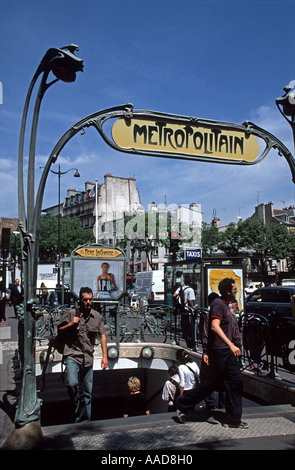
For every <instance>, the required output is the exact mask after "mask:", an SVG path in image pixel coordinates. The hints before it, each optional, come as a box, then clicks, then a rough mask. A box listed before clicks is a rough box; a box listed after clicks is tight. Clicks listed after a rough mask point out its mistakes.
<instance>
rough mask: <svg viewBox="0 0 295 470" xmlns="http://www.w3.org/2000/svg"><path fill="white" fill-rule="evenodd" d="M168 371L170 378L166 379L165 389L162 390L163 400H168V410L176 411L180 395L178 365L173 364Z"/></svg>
mask: <svg viewBox="0 0 295 470" xmlns="http://www.w3.org/2000/svg"><path fill="white" fill-rule="evenodd" d="M168 373H169V375H170V378H169V379H168V380H166V382H165V384H164V387H163V391H162V400H164V401H166V402H168V410H167V411H176V407H175V400H176V398H177V397H178V396H179V388H180V387H179V382H180V379H179V375H178V367H177V366H176V365H172V366H170V367H169V369H168Z"/></svg>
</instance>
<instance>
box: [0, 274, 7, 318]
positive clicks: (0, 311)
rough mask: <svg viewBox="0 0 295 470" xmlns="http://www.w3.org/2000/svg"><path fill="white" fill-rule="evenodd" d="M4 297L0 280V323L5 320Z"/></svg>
mask: <svg viewBox="0 0 295 470" xmlns="http://www.w3.org/2000/svg"><path fill="white" fill-rule="evenodd" d="M5 298H6V291H5V285H4V282H3V281H1V282H0V323H3V322H4V321H6V316H5Z"/></svg>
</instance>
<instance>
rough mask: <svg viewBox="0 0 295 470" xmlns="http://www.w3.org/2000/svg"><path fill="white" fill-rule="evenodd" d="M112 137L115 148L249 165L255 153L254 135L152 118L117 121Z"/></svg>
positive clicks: (214, 126) (215, 125) (256, 149)
mask: <svg viewBox="0 0 295 470" xmlns="http://www.w3.org/2000/svg"><path fill="white" fill-rule="evenodd" d="M112 137H113V140H114V142H115V143H116V144H117V145H118V147H121V148H124V149H136V150H142V151H147V152H148V151H153V152H163V153H170V154H171V153H175V154H178V155H183V156H184V157H185V156H186V155H187V156H196V157H198V156H199V157H206V159H207V158H208V160H209V159H210V157H214V158H220V159H230V160H235V161H236V160H237V161H239V160H240V161H248V162H253V161H254V160H255V159H256V158H257V156H258V154H259V143H258V140H257V139H256V137H255V136H253V135H249V134H247V133H246V132H244V131H243V130H239V129H227V128H223V127H218V125H217V124H214V123H212V125H208V127H205V126H199V125H198V124H197V123H196V124H190V123H188V122H183V123H179V122H177V123H174V122H166V121H164V120H161V119H154V118H151V119H149V118H146V117H145V118H134V119H133V118H132V119H124V118H120V119H117V120H116V121H115V122H114V124H113V127H112Z"/></svg>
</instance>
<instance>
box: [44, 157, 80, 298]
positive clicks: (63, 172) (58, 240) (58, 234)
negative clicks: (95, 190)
mask: <svg viewBox="0 0 295 470" xmlns="http://www.w3.org/2000/svg"><path fill="white" fill-rule="evenodd" d="M71 170H76V172H75V174H74V178H79V177H80V174H79V171H78V170H77V168H70V169H69V170H67V171H60V165H58V171H54V170H50V171H51V173H54V174H55V175H58V219H57V263H58V265H57V288H58V289H59V288H60V219H61V212H60V177H61V175H65V174H66V173H68V172H69V171H71Z"/></svg>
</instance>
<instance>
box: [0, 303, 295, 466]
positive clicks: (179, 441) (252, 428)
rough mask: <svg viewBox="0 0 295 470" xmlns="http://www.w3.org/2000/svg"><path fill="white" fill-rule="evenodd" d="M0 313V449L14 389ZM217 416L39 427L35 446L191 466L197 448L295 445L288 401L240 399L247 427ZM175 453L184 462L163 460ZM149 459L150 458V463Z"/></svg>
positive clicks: (12, 329) (11, 354)
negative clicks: (233, 426) (228, 423)
mask: <svg viewBox="0 0 295 470" xmlns="http://www.w3.org/2000/svg"><path fill="white" fill-rule="evenodd" d="M6 317H7V320H6V322H4V323H2V324H0V340H1V341H0V404H1V406H0V448H1V447H2V446H3V444H4V442H5V440H6V439H7V437H8V435H9V433H10V431H11V429H12V428H13V419H14V414H15V407H16V403H17V393H18V390H19V388H20V379H19V377H18V375H17V374H18V369H17V358H16V350H17V322H18V321H17V319H16V318H15V317H14V311H13V308H12V307H9V306H7V309H6ZM223 416H224V415H223V411H222V410H213V411H211V412H208V411H207V410H205V409H204V408H201V407H199V408H198V409H197V410H196V412H194V413H192V414H191V415H190V417H189V419H188V420H187V422H186V423H185V424H180V423H179V422H178V421H177V419H176V414H175V413H158V414H151V415H150V416H138V417H129V418H114V419H103V420H97V421H92V422H90V423H79V424H71V423H68V424H63V425H52V426H44V427H42V433H43V443H42V446H41V448H40V450H43V451H46V450H80V451H88V450H91V451H96V452H97V455H98V458H99V459H100V463H102V464H120V463H121V464H122V463H124V464H127V463H129V465H128V466H130V467H131V466H132V465H133V463H134V464H135V463H136V461H134V462H133V463H132V461H131V460H130V462H129V461H128V460H125V461H124V460H122V461H119V460H118V459H119V457H120V455H124V456H125V457H126V459H127V458H130V459H132V458H133V457H134V458H136V459H137V462H138V463H146V464H148V463H151V464H157V463H158V464H167V463H170V464H173V463H174V464H175V463H179V464H181V463H187V464H191V463H192V462H190V461H189V460H190V459H194V463H196V461H197V460H196V451H197V450H211V449H214V450H244V451H245V450H294V449H295V409H294V407H293V406H291V405H288V404H287V405H270V406H265V405H259V404H257V403H254V402H252V401H251V400H250V399H247V398H244V410H243V420H244V421H246V422H247V423H248V424H249V428H248V429H228V428H225V427H223V426H222V424H221V423H222V418H223ZM46 455H52V454H51V453H50V454H48V453H46ZM74 455H77V454H74ZM180 455H182V456H185V457H183V458H186V459H187V460H186V461H185V462H183V461H179V462H178V461H175V460H174V461H173V462H172V461H171V460H170V461H169V460H168V461H166V462H164V461H163V459H165V458H166V459H169V458H170V459H171V458H172V457H171V456H174V459H176V458H180V457H179V456H180ZM152 456H153V457H152ZM155 456H156V457H155ZM163 456H166V457H163ZM169 456H170V457H169ZM177 456H178V457H177ZM122 458H123V457H122ZM152 458H156V461H154V462H152V461H150V460H151V459H152ZM111 459H114V460H113V461H111ZM115 459H117V460H115ZM146 459H148V460H146ZM161 459H162V461H161ZM46 460H47V456H46ZM98 463H99V461H98Z"/></svg>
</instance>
